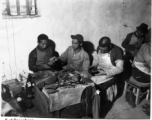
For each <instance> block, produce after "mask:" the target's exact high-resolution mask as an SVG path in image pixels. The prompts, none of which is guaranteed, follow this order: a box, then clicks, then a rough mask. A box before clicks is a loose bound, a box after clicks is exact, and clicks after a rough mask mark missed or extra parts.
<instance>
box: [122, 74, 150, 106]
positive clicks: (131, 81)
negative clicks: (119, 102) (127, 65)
mask: <svg viewBox="0 0 152 120" xmlns="http://www.w3.org/2000/svg"><path fill="white" fill-rule="evenodd" d="M129 86H132V87H133V93H134V95H135V96H136V101H135V104H136V105H138V104H139V100H140V98H141V97H142V96H143V95H145V94H146V100H148V99H149V96H150V83H141V82H138V81H136V80H135V79H134V78H133V77H130V79H129V80H128V81H125V87H124V91H123V96H124V97H126V93H127V91H130V90H129V89H128V88H129ZM146 87H147V88H148V87H149V88H148V90H146V91H145V92H142V91H141V88H146Z"/></svg>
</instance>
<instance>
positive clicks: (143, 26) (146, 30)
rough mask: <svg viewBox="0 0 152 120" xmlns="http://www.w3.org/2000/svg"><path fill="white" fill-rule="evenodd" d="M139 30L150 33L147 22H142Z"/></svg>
mask: <svg viewBox="0 0 152 120" xmlns="http://www.w3.org/2000/svg"><path fill="white" fill-rule="evenodd" d="M137 30H139V31H141V32H142V33H144V34H146V33H148V25H147V24H145V23H141V25H140V26H138V27H137Z"/></svg>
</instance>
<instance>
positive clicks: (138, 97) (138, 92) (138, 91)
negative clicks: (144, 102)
mask: <svg viewBox="0 0 152 120" xmlns="http://www.w3.org/2000/svg"><path fill="white" fill-rule="evenodd" d="M139 99H140V89H139V88H137V94H136V101H135V104H136V105H138V104H139Z"/></svg>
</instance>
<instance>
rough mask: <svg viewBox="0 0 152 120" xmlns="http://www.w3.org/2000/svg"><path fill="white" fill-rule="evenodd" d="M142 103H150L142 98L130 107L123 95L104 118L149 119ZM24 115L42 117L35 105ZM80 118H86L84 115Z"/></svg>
mask: <svg viewBox="0 0 152 120" xmlns="http://www.w3.org/2000/svg"><path fill="white" fill-rule="evenodd" d="M144 104H150V101H146V100H145V99H144V100H142V102H141V103H140V104H139V105H138V106H136V107H135V108H131V107H130V105H129V104H128V103H127V102H126V101H125V99H124V97H122V96H121V97H120V98H118V99H117V100H116V101H115V102H114V104H113V106H112V108H111V109H110V110H109V111H108V113H107V114H106V116H105V119H150V116H148V115H146V114H145V113H144V112H143V109H142V106H143V105H144ZM100 114H102V113H100ZM24 116H25V117H30V118H43V116H42V114H41V113H40V112H39V111H38V110H37V109H36V107H34V108H32V109H28V110H27V111H26V112H24ZM82 118H83V119H87V117H85V116H84V117H82Z"/></svg>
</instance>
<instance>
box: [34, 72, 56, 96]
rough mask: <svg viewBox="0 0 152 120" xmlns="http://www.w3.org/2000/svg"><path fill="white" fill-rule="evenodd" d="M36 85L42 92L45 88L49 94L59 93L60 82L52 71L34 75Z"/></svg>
mask: <svg viewBox="0 0 152 120" xmlns="http://www.w3.org/2000/svg"><path fill="white" fill-rule="evenodd" d="M33 81H34V83H35V85H36V86H37V87H38V88H39V89H40V90H42V89H43V87H45V89H46V91H47V93H48V94H53V93H55V92H58V90H57V88H58V84H57V83H56V82H57V81H58V79H57V76H56V74H54V73H53V72H51V71H39V72H37V73H35V74H34V75H33Z"/></svg>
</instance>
